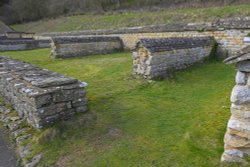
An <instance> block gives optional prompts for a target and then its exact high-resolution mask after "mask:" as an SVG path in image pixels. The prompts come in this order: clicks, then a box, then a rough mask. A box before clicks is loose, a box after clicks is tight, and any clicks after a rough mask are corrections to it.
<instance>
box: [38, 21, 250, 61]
mask: <svg viewBox="0 0 250 167" xmlns="http://www.w3.org/2000/svg"><path fill="white" fill-rule="evenodd" d="M248 33H250V17H245V18H233V19H226V20H218V21H216V22H212V23H189V24H171V25H168V24H162V25H152V26H143V27H130V28H121V29H110V30H93V31H75V32H61V33H43V34H41V35H42V36H51V37H53V36H79V35H85V36H86V35H106V36H119V37H120V38H121V40H122V42H123V44H124V49H126V50H131V49H132V48H134V47H135V45H136V43H137V42H138V40H140V39H142V38H168V37H204V36H213V37H214V38H215V39H216V41H217V42H218V44H219V46H218V51H219V52H220V54H219V55H222V57H226V56H227V55H229V56H232V55H234V54H235V53H236V52H237V51H238V50H240V49H242V48H244V47H245V46H247V45H248V44H249V42H244V38H245V37H246V36H247V34H248Z"/></svg>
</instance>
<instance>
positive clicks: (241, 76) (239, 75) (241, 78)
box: [235, 71, 247, 85]
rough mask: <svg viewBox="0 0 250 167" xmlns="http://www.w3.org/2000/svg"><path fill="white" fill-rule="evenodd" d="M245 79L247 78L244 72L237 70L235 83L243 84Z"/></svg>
mask: <svg viewBox="0 0 250 167" xmlns="http://www.w3.org/2000/svg"><path fill="white" fill-rule="evenodd" d="M246 79H247V76H246V73H244V72H240V71H237V74H236V78H235V81H236V84H238V85H245V84H246Z"/></svg>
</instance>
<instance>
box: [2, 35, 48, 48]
mask: <svg viewBox="0 0 250 167" xmlns="http://www.w3.org/2000/svg"><path fill="white" fill-rule="evenodd" d="M49 47H50V40H35V39H6V38H5V39H4V38H3V39H2V40H1V39H0V51H14V50H31V49H38V48H49Z"/></svg>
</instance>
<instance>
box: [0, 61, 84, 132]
mask: <svg viewBox="0 0 250 167" xmlns="http://www.w3.org/2000/svg"><path fill="white" fill-rule="evenodd" d="M85 86H86V84H84V83H81V82H80V81H78V80H76V79H74V78H71V77H65V76H62V75H60V74H58V73H55V72H51V71H49V70H46V69H41V68H38V67H35V66H33V65H30V64H27V63H24V62H21V61H18V60H12V59H9V58H6V57H0V90H1V91H0V95H1V96H3V97H4V98H5V99H6V101H7V102H9V103H10V104H12V106H13V108H14V109H15V110H16V111H17V112H18V114H19V116H20V117H24V118H25V119H27V121H28V122H29V123H30V124H31V125H32V126H34V127H36V128H42V127H44V126H46V125H48V124H50V123H53V122H55V121H57V120H60V119H68V118H69V117H70V116H72V115H74V114H75V113H79V112H85V111H86V110H87V106H86V104H87V100H86V90H85V88H84V87H85Z"/></svg>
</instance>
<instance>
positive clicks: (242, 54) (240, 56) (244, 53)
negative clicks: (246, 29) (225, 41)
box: [224, 45, 250, 64]
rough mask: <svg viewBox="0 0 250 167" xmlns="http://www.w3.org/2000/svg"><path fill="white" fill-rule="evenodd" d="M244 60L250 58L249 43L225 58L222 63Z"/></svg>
mask: <svg viewBox="0 0 250 167" xmlns="http://www.w3.org/2000/svg"><path fill="white" fill-rule="evenodd" d="M245 60H250V45H248V46H246V47H244V48H243V49H241V50H240V51H239V52H238V53H237V54H236V55H235V56H231V57H228V58H227V59H225V60H224V63H226V64H235V63H238V62H241V61H245Z"/></svg>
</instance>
